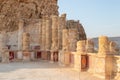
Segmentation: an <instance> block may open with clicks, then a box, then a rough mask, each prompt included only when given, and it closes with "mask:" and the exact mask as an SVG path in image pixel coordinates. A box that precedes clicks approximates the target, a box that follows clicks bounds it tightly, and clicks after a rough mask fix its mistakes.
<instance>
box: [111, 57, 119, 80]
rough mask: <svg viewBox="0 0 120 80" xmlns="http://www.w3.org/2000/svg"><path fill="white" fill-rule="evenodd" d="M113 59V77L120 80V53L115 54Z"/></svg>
mask: <svg viewBox="0 0 120 80" xmlns="http://www.w3.org/2000/svg"><path fill="white" fill-rule="evenodd" d="M113 61H114V62H113V75H114V76H113V77H114V79H115V80H120V55H116V56H114V60H113Z"/></svg>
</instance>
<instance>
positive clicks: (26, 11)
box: [0, 0, 86, 62]
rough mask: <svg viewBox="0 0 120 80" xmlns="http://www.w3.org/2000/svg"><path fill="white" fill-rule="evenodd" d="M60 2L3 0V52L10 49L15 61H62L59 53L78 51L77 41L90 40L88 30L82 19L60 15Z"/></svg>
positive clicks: (0, 14)
mask: <svg viewBox="0 0 120 80" xmlns="http://www.w3.org/2000/svg"><path fill="white" fill-rule="evenodd" d="M57 2H58V1H57V0H11V1H8V0H0V30H1V34H0V35H1V41H0V43H1V44H4V45H1V46H0V47H1V50H0V51H1V54H3V53H4V52H2V51H3V50H2V49H4V48H7V49H8V50H7V51H8V52H10V56H13V58H14V60H25V61H30V60H34V59H37V58H39V59H43V60H47V59H49V60H51V61H58V56H59V55H61V54H64V53H68V52H69V51H76V43H77V41H79V40H86V33H85V31H84V28H83V26H82V24H81V23H80V22H79V21H75V20H66V14H62V15H61V16H59V12H58V5H57ZM2 36H3V37H4V38H3V37H2ZM3 39H4V40H3ZM6 62H7V61H6Z"/></svg>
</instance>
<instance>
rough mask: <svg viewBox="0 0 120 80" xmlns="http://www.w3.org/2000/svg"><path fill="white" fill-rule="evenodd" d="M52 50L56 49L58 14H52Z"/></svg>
mask: <svg viewBox="0 0 120 80" xmlns="http://www.w3.org/2000/svg"><path fill="white" fill-rule="evenodd" d="M51 50H52V51H58V16H52V47H51Z"/></svg>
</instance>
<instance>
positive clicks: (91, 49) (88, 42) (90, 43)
mask: <svg viewBox="0 0 120 80" xmlns="http://www.w3.org/2000/svg"><path fill="white" fill-rule="evenodd" d="M86 52H87V53H93V52H94V42H93V40H92V39H88V40H86Z"/></svg>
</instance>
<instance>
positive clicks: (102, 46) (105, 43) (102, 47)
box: [98, 36, 109, 55]
mask: <svg viewBox="0 0 120 80" xmlns="http://www.w3.org/2000/svg"><path fill="white" fill-rule="evenodd" d="M108 53H109V39H108V37H107V36H100V37H99V53H98V54H99V55H106V54H108Z"/></svg>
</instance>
